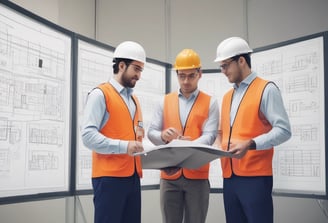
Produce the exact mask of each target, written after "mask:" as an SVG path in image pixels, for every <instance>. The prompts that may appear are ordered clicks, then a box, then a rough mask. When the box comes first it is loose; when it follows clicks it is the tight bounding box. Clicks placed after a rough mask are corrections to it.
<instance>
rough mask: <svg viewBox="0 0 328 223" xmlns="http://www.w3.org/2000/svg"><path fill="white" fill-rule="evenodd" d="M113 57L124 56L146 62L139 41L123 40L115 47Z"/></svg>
mask: <svg viewBox="0 0 328 223" xmlns="http://www.w3.org/2000/svg"><path fill="white" fill-rule="evenodd" d="M114 58H125V59H131V60H136V61H139V62H142V63H146V52H145V50H144V48H143V47H142V46H141V45H140V44H139V43H136V42H133V41H125V42H122V43H120V44H119V45H118V46H117V47H116V49H115V51H114Z"/></svg>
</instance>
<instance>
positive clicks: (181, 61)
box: [174, 49, 202, 70]
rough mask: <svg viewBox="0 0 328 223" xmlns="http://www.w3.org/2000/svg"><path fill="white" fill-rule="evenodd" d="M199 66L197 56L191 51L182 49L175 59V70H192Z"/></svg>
mask: <svg viewBox="0 0 328 223" xmlns="http://www.w3.org/2000/svg"><path fill="white" fill-rule="evenodd" d="M201 66H202V65H201V63H200V58H199V56H198V54H197V53H196V52H195V51H194V50H192V49H183V50H182V51H181V52H180V53H179V54H178V55H177V57H176V58H175V64H174V69H175V70H187V69H194V68H200V67H201Z"/></svg>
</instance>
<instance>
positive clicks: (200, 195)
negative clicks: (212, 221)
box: [160, 176, 210, 223]
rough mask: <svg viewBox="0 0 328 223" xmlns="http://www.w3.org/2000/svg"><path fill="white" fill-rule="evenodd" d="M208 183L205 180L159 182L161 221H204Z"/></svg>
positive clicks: (186, 222)
mask: <svg viewBox="0 0 328 223" xmlns="http://www.w3.org/2000/svg"><path fill="white" fill-rule="evenodd" d="M209 194H210V184H209V181H208V180H207V179H206V180H191V179H186V178H185V177H183V176H181V177H180V178H178V179H177V180H164V179H161V182H160V202H161V211H162V218H163V223H182V222H184V223H205V221H206V215H207V210H208V203H209Z"/></svg>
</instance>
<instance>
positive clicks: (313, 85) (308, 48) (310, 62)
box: [252, 37, 326, 194]
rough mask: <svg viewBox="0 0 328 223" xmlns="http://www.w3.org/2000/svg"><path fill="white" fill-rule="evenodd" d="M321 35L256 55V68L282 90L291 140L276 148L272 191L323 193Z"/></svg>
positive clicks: (254, 66) (322, 62) (322, 61)
mask: <svg viewBox="0 0 328 223" xmlns="http://www.w3.org/2000/svg"><path fill="white" fill-rule="evenodd" d="M323 52H324V50H323V37H317V38H313V39H309V40H305V41H300V42H297V43H293V44H288V45H286V46H281V47H277V48H274V49H271V50H266V51H263V52H257V53H254V54H253V55H252V60H253V70H255V71H256V72H257V73H258V74H259V75H262V77H264V78H266V79H268V80H272V81H273V82H275V83H276V84H277V86H278V87H279V89H280V90H281V93H282V96H283V99H284V103H285V107H286V110H287V112H288V115H289V118H290V122H291V126H292V138H291V139H290V140H289V141H287V142H286V143H284V144H282V145H280V146H277V147H276V148H275V156H274V161H273V163H274V165H273V166H274V178H275V180H274V182H275V185H274V189H275V190H277V191H299V192H300V193H307V192H306V191H309V192H308V193H318V194H325V181H326V179H325V169H326V167H325V129H324V123H325V122H324V119H325V113H324V105H325V103H324V102H325V101H324V54H323Z"/></svg>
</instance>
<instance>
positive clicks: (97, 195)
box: [92, 174, 141, 223]
mask: <svg viewBox="0 0 328 223" xmlns="http://www.w3.org/2000/svg"><path fill="white" fill-rule="evenodd" d="M92 186H93V190H94V198H93V202H94V207H95V216H94V222H95V223H131V222H133V223H141V191H140V179H139V176H138V175H137V174H134V175H133V176H131V177H99V178H93V179H92Z"/></svg>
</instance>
